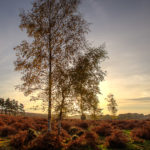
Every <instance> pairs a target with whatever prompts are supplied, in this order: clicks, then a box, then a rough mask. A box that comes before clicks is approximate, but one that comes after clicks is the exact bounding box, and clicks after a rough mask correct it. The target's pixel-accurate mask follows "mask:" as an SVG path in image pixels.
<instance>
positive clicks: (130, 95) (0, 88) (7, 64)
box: [0, 0, 150, 114]
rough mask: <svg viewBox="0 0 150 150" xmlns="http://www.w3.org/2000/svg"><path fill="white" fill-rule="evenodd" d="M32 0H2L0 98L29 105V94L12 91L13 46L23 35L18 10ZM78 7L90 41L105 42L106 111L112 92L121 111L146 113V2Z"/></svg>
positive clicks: (149, 35)
mask: <svg viewBox="0 0 150 150" xmlns="http://www.w3.org/2000/svg"><path fill="white" fill-rule="evenodd" d="M31 1H32V0H13V1H12V0H0V97H3V98H7V97H10V98H12V99H13V98H15V99H16V100H18V101H19V102H22V103H23V104H24V105H25V108H26V111H32V110H30V106H31V105H32V103H33V102H32V103H31V102H30V101H29V97H25V96H24V95H23V93H21V92H19V91H17V90H15V85H17V84H19V83H20V77H21V75H20V74H19V73H18V72H15V71H14V65H13V62H14V61H15V59H16V57H15V52H14V51H13V48H14V47H15V46H17V45H18V44H19V43H20V42H21V41H22V40H24V39H27V36H26V33H25V32H22V31H21V30H20V29H19V23H20V18H19V11H20V9H22V8H23V9H25V10H27V9H30V8H31ZM79 10H80V12H81V14H82V15H83V17H84V18H85V19H86V20H87V21H88V22H89V23H91V25H90V32H89V33H88V35H87V39H88V41H89V42H90V43H92V45H93V46H100V45H101V44H105V49H106V51H107V52H108V56H109V59H107V60H105V61H104V62H103V63H102V68H103V70H106V71H107V76H106V77H105V81H103V82H101V83H100V90H101V93H102V95H101V96H100V97H99V100H100V106H101V107H102V108H103V109H104V110H103V112H104V114H106V113H108V110H107V102H106V100H105V97H106V96H107V95H108V94H109V93H112V94H114V97H115V99H116V101H117V104H118V114H119V113H129V112H130V113H135V112H136V113H144V114H149V113H150V67H149V64H150V44H149V43H150V1H149V0H82V3H81V5H80V7H79Z"/></svg>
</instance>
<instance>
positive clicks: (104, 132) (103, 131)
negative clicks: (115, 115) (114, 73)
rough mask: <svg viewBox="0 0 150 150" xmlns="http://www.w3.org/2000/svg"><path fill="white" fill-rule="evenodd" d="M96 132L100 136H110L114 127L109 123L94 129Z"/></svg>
mask: <svg viewBox="0 0 150 150" xmlns="http://www.w3.org/2000/svg"><path fill="white" fill-rule="evenodd" d="M92 130H94V131H95V132H96V133H97V134H98V135H99V136H109V135H110V134H111V132H112V127H111V126H110V124H109V123H102V124H101V125H99V126H97V127H94V128H93V129H92Z"/></svg>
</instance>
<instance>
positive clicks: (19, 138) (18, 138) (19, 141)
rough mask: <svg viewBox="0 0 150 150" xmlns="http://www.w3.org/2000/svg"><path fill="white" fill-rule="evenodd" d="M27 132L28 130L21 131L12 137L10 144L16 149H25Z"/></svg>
mask: <svg viewBox="0 0 150 150" xmlns="http://www.w3.org/2000/svg"><path fill="white" fill-rule="evenodd" d="M27 134H28V133H27V131H20V132H19V133H18V134H16V135H15V136H13V137H12V138H11V142H10V145H11V146H13V147H15V148H16V149H23V146H24V144H25V139H26V137H27Z"/></svg>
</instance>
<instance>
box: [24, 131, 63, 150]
mask: <svg viewBox="0 0 150 150" xmlns="http://www.w3.org/2000/svg"><path fill="white" fill-rule="evenodd" d="M62 148H63V146H62V144H61V138H60V137H57V133H56V132H51V133H46V134H44V135H39V136H38V137H37V138H36V139H34V140H33V141H32V142H31V143H30V144H29V146H28V148H27V149H28V150H47V149H50V150H61V149H62Z"/></svg>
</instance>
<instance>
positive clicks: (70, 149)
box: [67, 132, 98, 150]
mask: <svg viewBox="0 0 150 150" xmlns="http://www.w3.org/2000/svg"><path fill="white" fill-rule="evenodd" d="M73 137H74V140H73V141H71V142H70V143H69V144H68V146H67V150H79V149H81V150H87V149H92V150H98V148H97V139H98V136H97V135H96V133H94V132H86V133H85V134H84V135H82V136H80V137H78V136H77V135H74V136H73Z"/></svg>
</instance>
